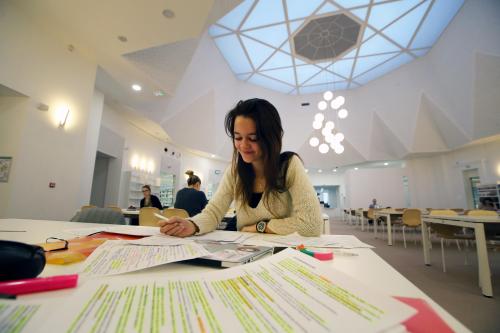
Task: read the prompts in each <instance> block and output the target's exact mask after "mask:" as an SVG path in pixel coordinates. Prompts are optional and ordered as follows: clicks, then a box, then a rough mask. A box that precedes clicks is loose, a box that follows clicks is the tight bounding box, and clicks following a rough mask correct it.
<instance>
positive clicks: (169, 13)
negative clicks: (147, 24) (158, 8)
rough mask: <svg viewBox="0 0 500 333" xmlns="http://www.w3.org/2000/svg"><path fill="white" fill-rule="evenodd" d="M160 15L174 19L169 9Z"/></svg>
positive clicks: (172, 12) (173, 14)
mask: <svg viewBox="0 0 500 333" xmlns="http://www.w3.org/2000/svg"><path fill="white" fill-rule="evenodd" d="M161 13H162V14H163V16H165V17H166V18H168V19H170V18H174V17H175V13H174V11H173V10H171V9H164V10H163V11H162V12H161Z"/></svg>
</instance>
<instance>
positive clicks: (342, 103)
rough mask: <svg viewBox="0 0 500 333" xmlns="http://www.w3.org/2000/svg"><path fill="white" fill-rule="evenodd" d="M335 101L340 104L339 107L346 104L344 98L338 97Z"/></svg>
mask: <svg viewBox="0 0 500 333" xmlns="http://www.w3.org/2000/svg"><path fill="white" fill-rule="evenodd" d="M335 99H336V100H337V103H338V104H339V106H342V105H344V103H345V98H344V96H337V98H335Z"/></svg>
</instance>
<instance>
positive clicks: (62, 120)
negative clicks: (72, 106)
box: [58, 107, 69, 128]
mask: <svg viewBox="0 0 500 333" xmlns="http://www.w3.org/2000/svg"><path fill="white" fill-rule="evenodd" d="M68 116H69V108H68V107H62V108H61V109H60V110H59V114H58V121H59V127H61V128H62V127H64V125H66V121H67V120H68Z"/></svg>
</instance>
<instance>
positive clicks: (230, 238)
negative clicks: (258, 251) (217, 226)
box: [188, 230, 257, 243]
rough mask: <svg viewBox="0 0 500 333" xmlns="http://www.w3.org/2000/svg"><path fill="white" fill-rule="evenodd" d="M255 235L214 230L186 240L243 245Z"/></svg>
mask: <svg viewBox="0 0 500 333" xmlns="http://www.w3.org/2000/svg"><path fill="white" fill-rule="evenodd" d="M256 235H257V234H255V233H253V232H239V231H224V230H215V231H212V232H209V233H207V234H204V235H201V236H192V237H188V239H192V240H196V241H198V240H201V241H211V242H221V243H243V242H244V241H245V240H247V239H249V238H252V237H255V236H256Z"/></svg>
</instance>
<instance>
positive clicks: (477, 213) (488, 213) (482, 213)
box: [467, 209, 498, 216]
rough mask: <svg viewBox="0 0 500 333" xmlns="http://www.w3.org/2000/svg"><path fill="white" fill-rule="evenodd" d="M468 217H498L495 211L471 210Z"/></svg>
mask: <svg viewBox="0 0 500 333" xmlns="http://www.w3.org/2000/svg"><path fill="white" fill-rule="evenodd" d="M467 215H468V216H498V214H497V212H495V211H494V210H484V209H471V210H469V211H468V212H467Z"/></svg>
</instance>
